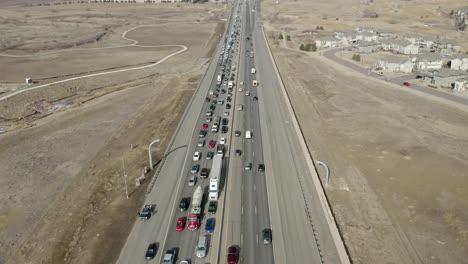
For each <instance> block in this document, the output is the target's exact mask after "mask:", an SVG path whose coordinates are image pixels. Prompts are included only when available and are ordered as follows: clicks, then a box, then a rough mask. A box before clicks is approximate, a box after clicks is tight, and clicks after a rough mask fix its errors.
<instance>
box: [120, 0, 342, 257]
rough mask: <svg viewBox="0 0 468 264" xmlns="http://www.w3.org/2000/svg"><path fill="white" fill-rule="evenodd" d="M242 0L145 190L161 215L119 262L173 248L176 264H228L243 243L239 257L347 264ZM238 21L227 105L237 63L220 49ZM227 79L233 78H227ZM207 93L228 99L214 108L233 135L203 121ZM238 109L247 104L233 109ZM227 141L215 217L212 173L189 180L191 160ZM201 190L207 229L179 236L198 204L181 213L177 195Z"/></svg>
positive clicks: (134, 236) (135, 233)
mask: <svg viewBox="0 0 468 264" xmlns="http://www.w3.org/2000/svg"><path fill="white" fill-rule="evenodd" d="M241 2H242V4H241V5H238V3H233V9H232V12H231V15H230V18H229V20H228V23H227V27H226V28H227V33H226V35H225V37H223V38H222V40H223V41H222V42H221V43H220V44H219V46H218V48H217V49H216V51H215V52H216V53H215V54H214V56H213V58H212V60H211V62H210V65H209V67H208V70H207V72H206V74H205V76H204V77H203V78H202V80H201V82H200V84H199V87H198V88H197V91H196V93H195V94H194V96H193V98H192V101H191V102H190V104H189V106H188V107H187V109H186V111H185V113H184V115H183V117H182V119H181V121H180V124H179V127H178V129H177V131H176V134H175V135H174V140H173V144H172V145H170V146H169V148H170V149H169V154H168V155H167V158H166V161H165V162H164V163H163V165H162V167H161V171H160V173H159V175H158V178H157V179H156V182H155V185H154V187H153V188H152V189H151V191H150V192H149V194H148V195H147V198H146V201H145V204H156V211H155V214H154V215H153V216H152V217H151V218H150V219H148V220H140V219H137V220H136V222H135V225H134V227H133V229H132V231H131V233H130V235H129V237H128V239H127V241H126V243H125V245H124V247H123V249H122V251H121V254H120V256H119V259H118V260H117V263H161V260H162V257H163V255H164V253H165V251H166V250H168V249H175V250H176V251H177V263H179V262H180V261H181V260H185V259H188V260H191V262H190V263H227V261H226V260H227V248H228V247H230V246H234V247H236V248H237V249H238V262H237V263H296V262H297V263H349V260H348V259H347V256H346V258H344V257H343V251H344V247H343V245H342V242H341V240H340V239H339V236H338V235H337V229H336V226H335V223H334V220H333V219H331V213H330V212H329V211H327V208H328V205H327V204H326V202H325V204H324V198H323V196H324V195H323V190H322V189H321V186H320V183H318V182H317V175H316V172H315V170H314V169H313V168H311V166H310V163H311V160H310V157H309V156H308V154H306V153H305V152H304V148H305V147H304V146H305V143H304V141H303V138H302V137H301V136H300V133H298V126H297V123H295V122H297V121H296V120H295V117H294V115H293V114H292V111H291V106H290V104H289V101H288V100H287V97H286V96H285V93H284V89H283V87H282V86H281V80H280V79H279V78H278V73H277V71H276V68H275V67H274V62H273V61H272V59H271V56H270V53H269V49H268V47H267V43H266V40H265V38H264V35H263V31H262V29H261V27H260V25H259V24H258V23H256V20H255V14H256V12H258V9H257V7H256V5H255V2H254V1H253V0H250V1H241ZM253 10H254V11H253ZM237 16H238V17H239V18H237ZM239 21H240V23H239ZM237 27H240V36H237V37H235V38H234V37H233V42H234V43H233V45H232V48H231V51H230V53H229V54H230V57H229V59H230V60H231V63H232V66H236V69H235V70H234V69H233V70H232V72H231V73H234V76H232V77H233V79H234V82H235V85H234V87H233V90H232V102H230V104H231V105H232V107H231V108H230V109H229V110H227V109H226V104H227V100H228V97H227V94H228V92H226V93H223V92H222V90H220V89H227V85H225V84H222V85H219V84H218V83H217V76H218V75H219V73H220V72H221V70H222V69H221V67H222V66H225V67H226V68H231V67H230V66H231V65H230V64H229V63H226V60H223V61H222V62H223V63H220V61H219V60H220V58H221V57H225V55H220V54H222V53H223V52H222V51H223V50H224V48H223V46H227V45H228V44H227V43H226V40H227V39H230V38H229V36H233V35H231V33H232V32H233V31H236V30H237ZM226 52H228V49H226ZM252 68H255V69H256V71H255V73H252V72H251V70H252ZM225 77H226V78H227V79H226V81H227V80H230V78H229V74H226V76H225ZM253 80H258V81H259V86H258V87H254V86H253V85H252V82H253ZM210 90H211V91H220V92H219V97H217V98H214V96H212V95H210V93H209V91H210ZM227 90H229V89H227ZM215 93H217V92H215ZM206 97H209V98H210V99H211V100H219V99H222V100H224V104H217V105H216V108H215V109H214V111H213V117H216V116H220V117H221V118H227V119H228V120H229V121H228V127H229V129H228V131H227V133H222V132H221V131H220V132H217V133H212V132H210V130H211V123H210V122H207V120H206V112H207V111H208V107H209V105H210V102H206V101H205V98H206ZM254 97H258V100H254ZM238 105H242V106H243V109H242V110H236V108H237V106H238ZM226 111H228V113H227V114H225V112H226ZM204 123H208V133H207V135H206V136H205V137H203V138H202V139H204V140H205V144H204V145H203V146H198V145H197V143H198V141H199V140H200V137H199V131H200V130H201V128H202V125H203V124H204ZM293 124H294V125H293ZM236 130H238V131H240V132H241V135H240V136H236V135H235V133H234V132H235V131H236ZM246 131H250V132H251V133H252V137H251V138H246V136H245V135H246ZM221 137H225V138H226V141H227V142H226V146H227V149H226V150H227V151H226V152H225V156H224V158H223V169H222V178H221V185H220V186H221V190H220V195H219V198H218V210H217V212H216V213H215V214H214V215H209V214H207V204H208V198H207V193H208V188H209V184H208V183H209V178H207V179H201V178H199V177H197V179H198V180H197V183H196V184H195V186H189V185H188V179H189V177H190V176H192V175H198V174H199V172H198V173H196V174H193V173H191V172H190V169H191V167H192V165H193V164H199V165H200V170H201V168H211V166H212V161H211V160H208V159H206V154H207V151H215V150H211V149H209V148H208V146H207V144H208V142H210V140H215V141H216V143H217V144H219V142H220V138H221ZM237 149H238V150H241V155H240V156H239V155H235V154H234V153H235V151H236V150H237ZM195 151H200V152H201V153H202V156H201V159H200V160H199V161H194V160H193V158H192V157H193V153H194V152H195ZM215 155H216V154H215ZM249 163H251V164H252V167H251V169H250V170H247V169H245V166H246V165H247V164H249ZM259 164H265V171H259V169H258V168H259ZM196 186H201V187H202V188H203V189H204V192H205V198H204V200H203V204H204V207H205V208H204V210H203V213H202V214H201V222H200V223H201V225H200V228H199V229H198V230H197V231H189V230H187V228H185V230H183V231H182V232H176V230H175V226H176V221H177V219H178V218H179V217H184V216H187V214H188V212H189V211H190V208H191V207H190V208H189V210H188V211H185V212H181V211H179V210H178V206H179V201H180V199H181V198H182V197H188V198H190V197H192V195H193V192H194V190H195V188H196ZM211 217H213V218H215V219H216V221H215V228H214V232H213V233H211V234H206V233H205V223H206V219H207V218H211ZM263 229H271V230H272V243H271V244H264V243H263V238H262V230H263ZM202 235H207V237H208V253H207V256H206V257H205V258H197V257H196V256H195V248H196V244H197V241H198V238H199V237H200V236H202ZM150 243H157V247H158V249H157V254H156V256H155V257H154V258H153V259H152V260H146V259H145V253H146V249H147V247H148V245H149V244H150Z"/></svg>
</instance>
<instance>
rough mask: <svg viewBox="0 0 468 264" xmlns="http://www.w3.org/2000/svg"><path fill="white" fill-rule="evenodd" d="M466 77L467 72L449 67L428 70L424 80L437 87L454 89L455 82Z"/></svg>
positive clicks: (467, 75)
mask: <svg viewBox="0 0 468 264" xmlns="http://www.w3.org/2000/svg"><path fill="white" fill-rule="evenodd" d="M465 77H468V72H462V71H455V70H451V69H445V68H442V69H438V70H430V71H429V72H428V73H427V74H425V78H424V79H425V81H427V82H429V84H432V85H435V86H438V87H448V88H452V89H455V82H456V81H457V80H458V79H461V78H465Z"/></svg>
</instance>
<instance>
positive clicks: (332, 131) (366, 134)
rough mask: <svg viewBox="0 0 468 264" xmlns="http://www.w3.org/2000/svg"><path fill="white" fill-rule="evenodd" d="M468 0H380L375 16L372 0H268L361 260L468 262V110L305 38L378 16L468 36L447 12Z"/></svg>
mask: <svg viewBox="0 0 468 264" xmlns="http://www.w3.org/2000/svg"><path fill="white" fill-rule="evenodd" d="M460 5H462V3H461V2H460V1H442V2H440V1H439V2H437V3H435V2H431V1H396V2H395V1H380V2H378V5H377V10H378V11H380V15H379V17H378V18H370V17H366V14H367V13H366V12H369V10H368V9H369V8H372V5H366V4H363V3H356V5H352V6H350V5H348V3H345V2H344V1H340V0H333V1H327V2H320V1H301V0H298V1H287V2H266V1H262V6H261V10H262V18H263V19H264V21H265V23H264V28H265V29H266V32H267V35H268V36H269V39H268V41H269V43H270V46H271V47H272V51H273V54H274V57H275V60H276V63H277V65H278V68H279V71H280V72H281V76H282V78H283V81H284V84H285V86H286V89H287V91H288V93H289V97H290V99H291V101H292V104H293V107H294V111H295V113H296V115H297V117H298V121H299V123H300V126H301V129H302V132H303V133H304V136H305V138H306V141H307V144H308V146H309V149H310V150H311V155H312V156H313V157H314V159H316V160H320V161H324V162H326V164H327V165H328V167H330V170H331V179H330V184H329V185H326V184H325V181H324V178H322V181H323V185H324V189H325V191H326V194H327V196H328V199H329V201H330V205H331V207H332V209H333V212H334V214H335V216H336V219H337V223H338V225H339V228H340V231H341V233H342V236H343V238H344V241H345V244H346V246H347V249H348V251H349V254H350V257H351V259H352V261H353V263H369V264H371V263H382V262H385V263H467V262H466V260H467V259H468V214H467V212H468V204H467V203H466V201H467V200H468V194H467V192H466V189H467V188H468V178H467V177H466V176H467V171H468V162H467V161H468V156H467V154H468V153H467V151H466V150H467V149H468V133H467V131H468V123H467V122H466V120H468V112H467V109H466V107H464V106H462V105H458V104H456V103H451V102H448V101H444V100H440V99H438V98H434V97H432V96H428V95H425V94H421V93H417V92H413V91H408V89H405V88H403V87H402V86H399V85H395V84H389V83H387V82H385V81H383V80H377V79H374V78H370V77H368V76H366V75H364V74H360V73H357V72H353V71H352V70H350V69H348V68H346V67H344V66H342V65H340V64H338V63H336V62H333V61H330V60H328V59H327V58H325V57H324V56H323V55H322V54H321V53H319V52H305V51H300V50H299V46H300V44H301V43H312V42H313V40H314V39H316V38H319V37H320V36H322V35H326V34H332V32H334V31H336V30H353V29H354V28H356V27H358V26H368V27H377V28H384V29H387V30H393V31H395V32H408V31H410V32H411V31H421V32H424V33H428V34H433V35H438V34H439V35H443V36H444V37H445V38H448V39H450V41H454V42H455V43H457V44H459V45H461V46H464V47H466V35H464V36H463V34H466V33H465V32H461V31H456V30H454V29H453V25H451V24H450V23H451V21H450V19H449V18H447V17H445V16H444V12H445V11H447V12H450V9H451V8H454V7H456V6H460ZM442 6H443V8H441V7H442ZM389 7H390V8H389ZM371 10H372V9H371ZM421 17H422V18H421ZM420 20H424V21H423V22H420ZM431 21H432V22H431ZM427 23H433V26H432V27H430V28H428V27H427V26H424V24H427ZM320 26H323V27H324V29H325V31H327V32H323V30H322V29H317V27H319V28H320ZM279 33H282V34H283V36H284V37H283V38H282V39H280V38H278V36H279ZM288 35H289V37H287V36H288ZM288 39H290V40H288ZM320 173H321V174H322V176H323V177H324V176H325V172H324V171H320Z"/></svg>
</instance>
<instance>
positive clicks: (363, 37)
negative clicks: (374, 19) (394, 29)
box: [356, 32, 378, 42]
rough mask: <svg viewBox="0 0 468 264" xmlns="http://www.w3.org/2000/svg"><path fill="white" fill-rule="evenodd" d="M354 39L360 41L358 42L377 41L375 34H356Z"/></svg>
mask: <svg viewBox="0 0 468 264" xmlns="http://www.w3.org/2000/svg"><path fill="white" fill-rule="evenodd" d="M356 38H357V39H358V40H360V41H367V42H371V41H377V40H378V36H377V34H375V33H369V32H362V33H357V34H356Z"/></svg>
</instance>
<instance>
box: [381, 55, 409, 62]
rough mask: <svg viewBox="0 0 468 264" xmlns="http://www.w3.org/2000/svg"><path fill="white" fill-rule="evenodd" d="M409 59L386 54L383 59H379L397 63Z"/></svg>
mask: <svg viewBox="0 0 468 264" xmlns="http://www.w3.org/2000/svg"><path fill="white" fill-rule="evenodd" d="M409 60H410V59H409V58H407V57H399V56H395V55H388V56H386V57H384V58H383V59H381V61H384V62H388V63H399V64H402V63H405V62H408V61H409Z"/></svg>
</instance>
